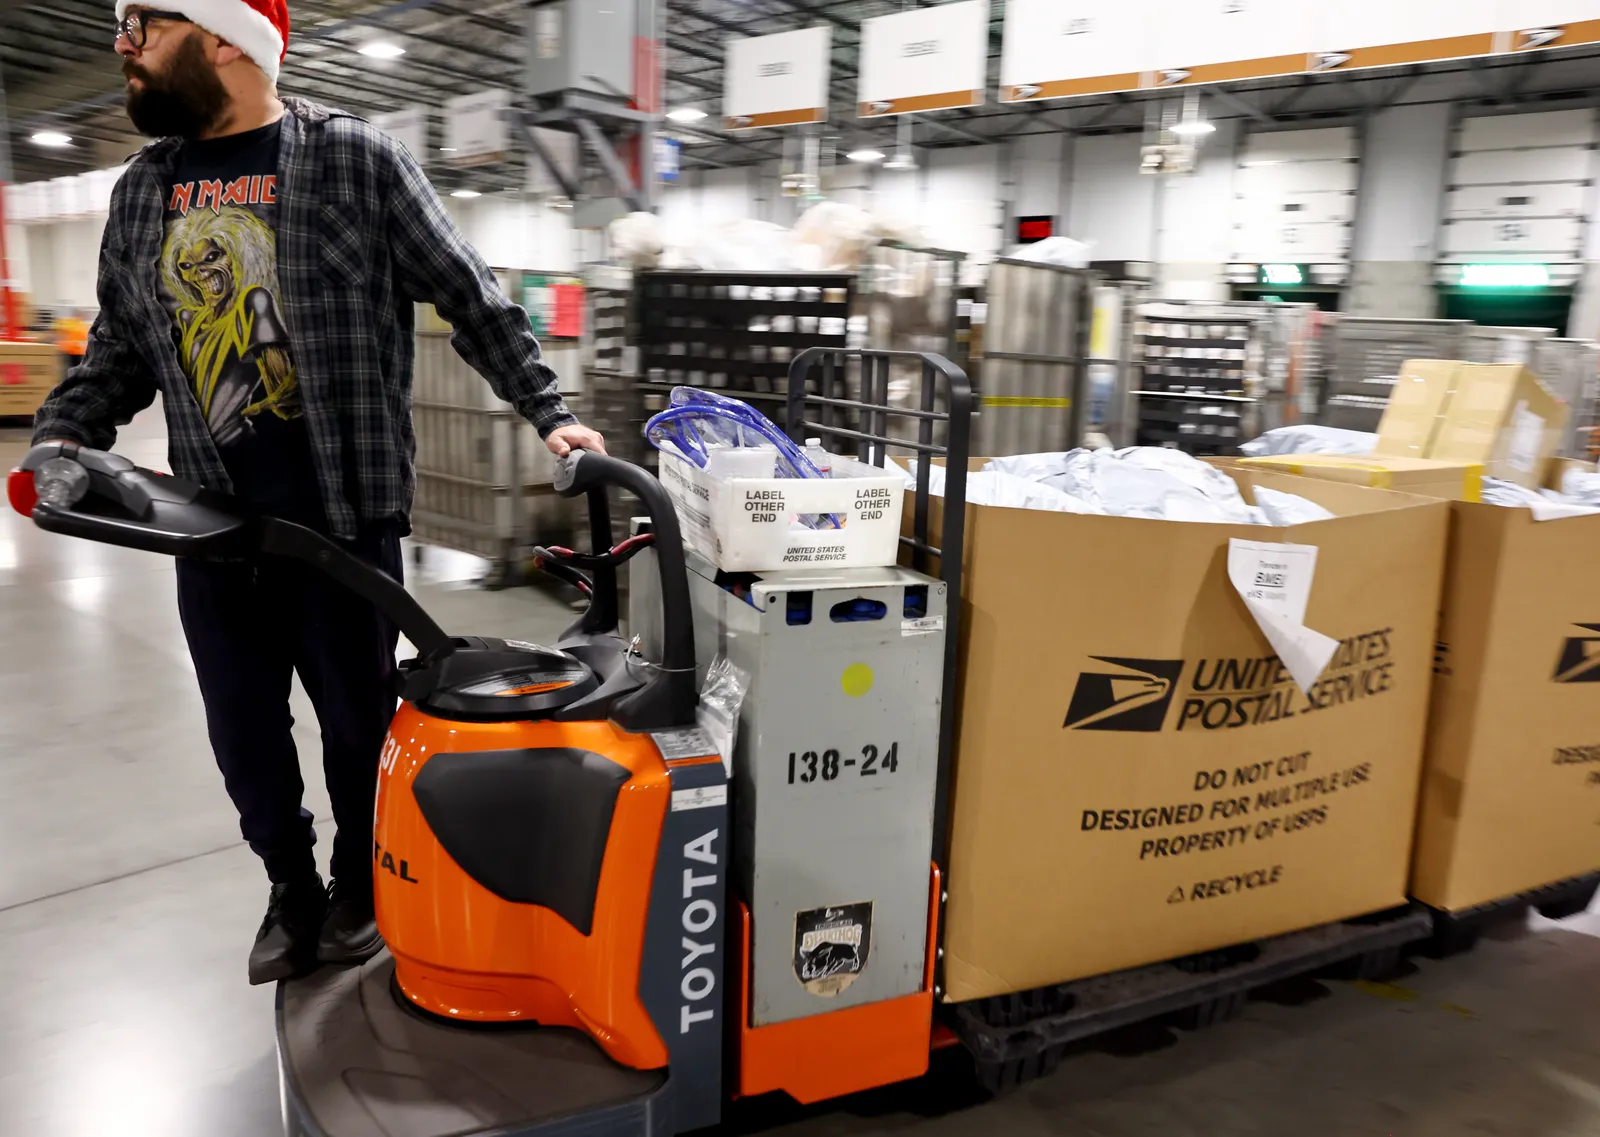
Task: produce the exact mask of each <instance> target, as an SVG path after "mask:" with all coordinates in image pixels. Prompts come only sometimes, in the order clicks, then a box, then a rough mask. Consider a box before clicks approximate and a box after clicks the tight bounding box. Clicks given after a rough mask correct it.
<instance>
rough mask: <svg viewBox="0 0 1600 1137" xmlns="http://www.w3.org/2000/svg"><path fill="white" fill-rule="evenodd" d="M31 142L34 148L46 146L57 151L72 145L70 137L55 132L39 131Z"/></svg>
mask: <svg viewBox="0 0 1600 1137" xmlns="http://www.w3.org/2000/svg"><path fill="white" fill-rule="evenodd" d="M32 141H33V144H34V145H35V146H48V147H50V148H51V149H52V150H59V149H60V148H61V147H63V146H71V145H72V138H71V136H70V135H66V134H62V133H61V132H60V131H57V130H41V131H40V132H39V133H38V134H35V135H34V136H33V139H32Z"/></svg>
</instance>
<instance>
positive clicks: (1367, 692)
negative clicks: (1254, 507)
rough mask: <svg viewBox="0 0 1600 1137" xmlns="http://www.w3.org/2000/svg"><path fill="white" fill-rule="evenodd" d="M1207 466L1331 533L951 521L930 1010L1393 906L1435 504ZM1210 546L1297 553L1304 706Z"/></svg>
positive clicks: (1416, 719)
mask: <svg viewBox="0 0 1600 1137" xmlns="http://www.w3.org/2000/svg"><path fill="white" fill-rule="evenodd" d="M979 465H981V462H980V463H979ZM1228 472H1229V474H1230V476H1232V477H1233V478H1234V479H1235V480H1236V481H1238V482H1239V483H1240V484H1241V486H1242V487H1244V490H1245V495H1246V497H1247V498H1251V496H1252V494H1253V488H1254V487H1255V486H1257V485H1260V486H1270V487H1272V488H1275V489H1281V490H1286V491H1288V492H1291V493H1297V494H1300V495H1301V496H1304V497H1307V498H1310V499H1312V500H1315V501H1317V502H1320V503H1321V504H1322V505H1324V506H1326V507H1327V508H1329V509H1330V510H1332V511H1333V512H1335V513H1336V514H1338V516H1337V517H1336V518H1334V519H1333V520H1328V521H1322V522H1317V523H1314V524H1309V525H1302V526H1296V527H1293V528H1285V529H1269V528H1261V527H1253V526H1230V525H1208V524H1185V523H1180V522H1169V521H1150V520H1137V519H1131V518H1117V517H1095V516H1080V515H1075V514H1064V513H1049V512H1042V511H1035V510H1018V509H1002V508H992V507H985V506H971V507H969V509H968V532H967V557H966V564H965V577H964V585H963V617H962V618H963V621H964V623H963V645H962V661H963V662H962V674H961V690H962V695H961V700H962V701H961V707H960V721H959V736H958V737H959V741H958V750H957V753H956V760H955V780H954V786H953V795H954V796H953V802H952V827H951V842H952V845H951V857H950V865H949V870H950V875H949V894H950V900H949V907H948V910H947V917H946V918H947V924H946V928H947V936H946V942H945V953H946V954H945V980H946V983H945V994H944V997H945V998H946V999H948V1000H950V1001H957V1002H959V1001H965V1000H971V999H977V998H982V997H985V996H990V995H1000V994H1006V993H1011V992H1017V991H1023V990H1028V989H1032V988H1037V987H1042V986H1047V985H1050V984H1055V983H1061V982H1065V981H1068V980H1072V979H1077V978H1082V977H1085V976H1090V975H1096V974H1102V973H1105V972H1110V971H1116V970H1119V969H1123V968H1129V967H1135V966H1139V965H1143V964H1147V963H1152V962H1156V961H1160V960H1166V959H1173V958H1177V957H1181V956H1185V955H1189V954H1192V953H1195V952H1200V951H1206V950H1210V949H1215V948H1220V947H1223V946H1226V945H1229V944H1237V943H1241V942H1244V941H1249V940H1253V939H1259V938H1261V937H1264V936H1272V935H1279V934H1283V933H1286V932H1289V931H1294V930H1297V929H1302V928H1307V927H1312V926H1316V925H1319V924H1323V923H1329V922H1332V921H1336V920H1341V919H1347V918H1350V917H1354V916H1358V915H1361V914H1363V913H1368V912H1374V911H1378V910H1381V909H1385V908H1389V907H1393V906H1396V905H1399V904H1402V903H1404V902H1405V899H1406V885H1407V881H1408V875H1409V869H1410V855H1411V846H1412V837H1413V827H1414V824H1415V818H1416V799H1417V788H1418V782H1419V779H1420V774H1421V766H1422V749H1423V735H1424V728H1425V726H1426V722H1427V707H1428V696H1429V690H1430V683H1431V675H1430V672H1431V668H1432V662H1433V649H1434V632H1435V615H1436V613H1437V611H1438V601H1439V594H1440V589H1441V586H1442V577H1443V560H1444V549H1445V539H1446V528H1447V525H1448V521H1449V510H1450V506H1449V504H1448V503H1446V502H1443V501H1430V500H1427V499H1423V498H1418V497H1413V496H1410V495H1404V494H1398V493H1393V492H1387V491H1383V490H1374V489H1368V488H1365V487H1361V486H1353V485H1344V484H1340V483H1336V482H1327V481H1315V480H1311V479H1305V478H1296V477H1292V476H1288V475H1282V474H1277V473H1272V472H1268V471H1263V470H1248V469H1244V468H1240V467H1233V468H1231V469H1229V470H1228ZM1234 538H1237V539H1239V540H1242V541H1249V542H1272V543H1280V544H1281V543H1289V544H1298V545H1302V546H1312V547H1314V548H1315V549H1316V564H1315V573H1314V579H1313V580H1312V581H1311V582H1310V595H1309V603H1308V605H1307V608H1306V611H1305V616H1304V624H1305V625H1306V626H1307V627H1309V628H1311V629H1313V630H1315V631H1317V632H1320V633H1324V634H1325V635H1327V636H1330V637H1333V638H1334V639H1335V640H1337V641H1338V644H1337V647H1336V648H1335V649H1334V653H1333V656H1332V658H1331V660H1330V661H1329V663H1328V665H1327V667H1326V669H1325V670H1324V671H1323V672H1322V673H1321V675H1320V677H1319V678H1318V679H1317V680H1316V681H1315V683H1313V684H1312V685H1311V687H1310V689H1309V692H1307V691H1306V690H1302V689H1301V687H1300V686H1299V685H1297V683H1296V682H1295V680H1294V679H1293V678H1292V677H1291V676H1290V674H1289V673H1288V671H1287V670H1286V668H1285V666H1284V664H1283V662H1282V661H1281V660H1280V659H1279V658H1278V656H1277V654H1276V653H1275V652H1274V650H1273V648H1272V647H1271V646H1270V645H1269V643H1268V640H1267V639H1266V637H1265V635H1264V633H1263V631H1262V627H1261V625H1260V624H1258V622H1257V620H1256V619H1255V618H1254V617H1253V616H1252V614H1251V611H1250V610H1249V609H1248V608H1247V607H1246V603H1245V601H1244V599H1243V597H1242V594H1241V593H1240V592H1239V591H1238V590H1237V589H1236V588H1235V587H1234V586H1233V584H1232V583H1231V581H1230V577H1229V555H1230V547H1231V546H1230V541H1231V540H1232V539H1234ZM935 540H937V536H936V537H935ZM1597 618H1600V617H1597ZM1597 732H1600V727H1597Z"/></svg>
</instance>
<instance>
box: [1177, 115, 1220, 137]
mask: <svg viewBox="0 0 1600 1137" xmlns="http://www.w3.org/2000/svg"><path fill="white" fill-rule="evenodd" d="M1216 132H1217V126H1216V123H1212V122H1207V121H1206V120H1205V119H1203V118H1192V119H1186V120H1184V121H1183V122H1180V123H1178V125H1176V126H1174V127H1173V128H1172V133H1174V134H1181V135H1183V136H1185V137H1194V136H1195V135H1200V134H1215V133H1216Z"/></svg>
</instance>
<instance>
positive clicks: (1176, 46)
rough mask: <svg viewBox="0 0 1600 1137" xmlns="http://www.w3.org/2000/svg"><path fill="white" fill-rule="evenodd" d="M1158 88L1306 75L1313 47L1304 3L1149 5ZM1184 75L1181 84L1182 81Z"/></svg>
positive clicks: (1193, 0)
mask: <svg viewBox="0 0 1600 1137" xmlns="http://www.w3.org/2000/svg"><path fill="white" fill-rule="evenodd" d="M1147 3H1149V5H1150V7H1149V9H1148V26H1149V27H1150V29H1151V30H1152V32H1153V33H1154V39H1155V44H1156V47H1155V68H1154V71H1155V73H1156V74H1155V85H1156V86H1163V85H1165V86H1171V85H1174V83H1218V82H1227V81H1229V80H1234V79H1254V78H1259V77H1263V76H1267V75H1284V74H1297V73H1299V72H1302V71H1305V70H1306V69H1307V67H1306V59H1307V56H1309V55H1310V53H1311V51H1312V49H1313V44H1314V42H1315V40H1314V37H1313V34H1312V15H1313V11H1314V10H1315V9H1314V7H1313V5H1311V4H1307V3H1304V2H1303V0H1147ZM1179 73H1181V78H1179V77H1178V76H1179Z"/></svg>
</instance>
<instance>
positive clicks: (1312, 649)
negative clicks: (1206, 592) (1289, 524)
mask: <svg viewBox="0 0 1600 1137" xmlns="http://www.w3.org/2000/svg"><path fill="white" fill-rule="evenodd" d="M1316 576H1317V547H1316V546H1315V545H1275V544H1265V543H1262V542H1259V541H1240V540H1238V539H1234V540H1232V541H1230V542H1228V579H1229V580H1231V581H1232V582H1233V587H1234V588H1235V589H1237V590H1238V592H1239V595H1240V596H1241V597H1243V598H1244V603H1245V607H1246V608H1248V609H1250V614H1251V615H1252V616H1254V617H1255V621H1256V623H1257V624H1258V625H1260V627H1261V631H1262V632H1263V633H1264V634H1265V635H1266V637H1267V642H1268V643H1270V644H1271V645H1272V648H1273V650H1274V651H1276V652H1277V653H1278V658H1279V659H1281V660H1283V665H1284V666H1285V667H1286V668H1288V669H1289V674H1290V675H1292V676H1294V681H1295V683H1296V684H1297V685H1298V686H1299V688H1300V689H1301V690H1302V691H1305V692H1308V693H1309V692H1310V690H1311V686H1312V684H1314V683H1316V681H1317V679H1318V677H1319V676H1321V675H1322V671H1323V669H1324V668H1325V667H1327V666H1328V661H1329V660H1331V659H1332V658H1333V653H1334V652H1335V651H1336V650H1337V649H1338V647H1339V641H1338V640H1336V639H1333V638H1332V637H1331V636H1325V635H1323V634H1322V633H1321V632H1315V631H1312V630H1311V629H1310V628H1308V627H1306V625H1305V619H1306V605H1307V604H1309V603H1310V601H1311V585H1312V582H1313V581H1315V580H1316Z"/></svg>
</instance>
